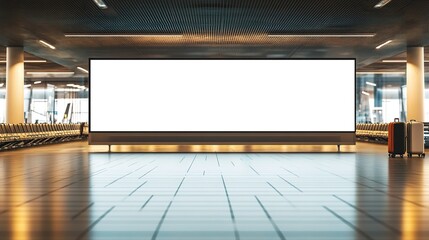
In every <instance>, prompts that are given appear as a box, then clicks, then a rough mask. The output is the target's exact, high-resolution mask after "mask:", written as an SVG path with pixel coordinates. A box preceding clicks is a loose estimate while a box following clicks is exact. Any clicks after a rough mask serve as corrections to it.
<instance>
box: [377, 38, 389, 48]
mask: <svg viewBox="0 0 429 240" xmlns="http://www.w3.org/2000/svg"><path fill="white" fill-rule="evenodd" d="M391 42H393V40H387V41H386V42H384V43H382V44H380V45H378V46H377V47H375V49H380V48H382V47H384V46H386V45H387V44H389V43H391Z"/></svg>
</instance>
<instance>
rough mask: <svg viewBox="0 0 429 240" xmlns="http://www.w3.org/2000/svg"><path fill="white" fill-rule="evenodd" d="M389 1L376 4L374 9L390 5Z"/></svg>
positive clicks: (383, 0)
mask: <svg viewBox="0 0 429 240" xmlns="http://www.w3.org/2000/svg"><path fill="white" fill-rule="evenodd" d="M390 1H391V0H381V1H380V2H379V3H377V4H376V5H375V6H374V8H382V7H384V6H386V5H387V4H388V3H390Z"/></svg>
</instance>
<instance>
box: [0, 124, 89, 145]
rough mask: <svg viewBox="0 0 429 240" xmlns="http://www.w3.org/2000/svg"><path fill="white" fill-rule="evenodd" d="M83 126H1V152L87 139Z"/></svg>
mask: <svg viewBox="0 0 429 240" xmlns="http://www.w3.org/2000/svg"><path fill="white" fill-rule="evenodd" d="M85 125H86V124H84V123H82V124H45V123H42V124H31V123H30V124H26V123H20V124H0V150H7V149H15V148H20V147H29V146H37V145H42V144H51V143H59V142H66V141H73V140H78V139H82V138H85V137H86V136H87V135H88V134H87V131H84V130H85Z"/></svg>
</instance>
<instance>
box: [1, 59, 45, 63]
mask: <svg viewBox="0 0 429 240" xmlns="http://www.w3.org/2000/svg"><path fill="white" fill-rule="evenodd" d="M6 62H7V61H6V60H0V63H6ZM45 62H46V60H24V63H45Z"/></svg>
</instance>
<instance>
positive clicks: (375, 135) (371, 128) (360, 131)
mask: <svg viewBox="0 0 429 240" xmlns="http://www.w3.org/2000/svg"><path fill="white" fill-rule="evenodd" d="M388 127H389V124H388V123H375V124H374V123H359V124H357V125H356V138H357V140H361V141H371V142H387V136H388V135H387V129H388Z"/></svg>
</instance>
